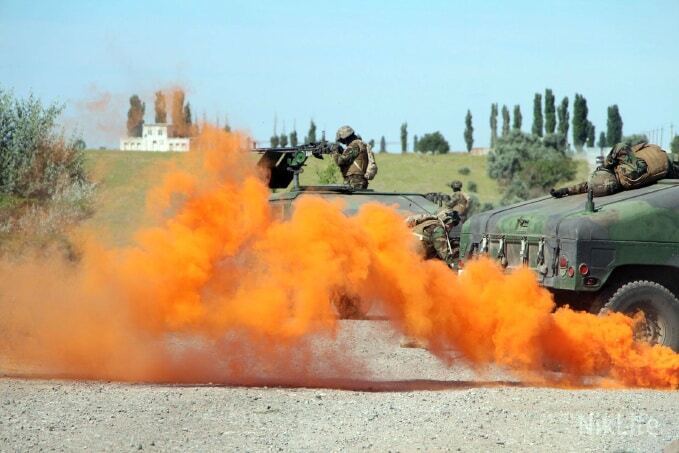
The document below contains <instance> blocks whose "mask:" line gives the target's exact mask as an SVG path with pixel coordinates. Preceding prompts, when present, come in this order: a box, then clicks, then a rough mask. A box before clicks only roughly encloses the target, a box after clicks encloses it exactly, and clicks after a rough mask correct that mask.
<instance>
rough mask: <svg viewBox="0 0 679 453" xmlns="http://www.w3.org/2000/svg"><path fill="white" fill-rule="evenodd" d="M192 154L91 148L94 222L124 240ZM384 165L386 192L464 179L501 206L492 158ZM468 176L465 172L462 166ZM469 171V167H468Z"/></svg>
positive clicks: (314, 172)
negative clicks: (159, 186)
mask: <svg viewBox="0 0 679 453" xmlns="http://www.w3.org/2000/svg"><path fill="white" fill-rule="evenodd" d="M186 157H187V156H186V154H183V153H158V152H120V151H88V152H87V165H88V167H89V169H90V170H91V174H92V176H93V178H94V180H95V181H96V182H97V183H98V190H97V198H96V201H95V213H94V216H93V217H92V218H91V219H90V220H89V222H90V223H91V224H92V225H93V226H95V227H97V228H98V229H99V228H104V229H106V230H108V231H109V233H110V237H109V238H107V239H108V242H112V243H115V244H123V243H125V242H127V241H129V238H130V235H131V234H132V232H134V230H135V229H136V228H137V227H138V226H139V225H140V224H141V223H142V222H143V220H144V205H145V197H146V192H147V191H148V190H149V189H150V188H151V187H152V186H153V185H154V184H156V183H157V182H158V181H159V179H160V174H161V173H162V171H163V169H164V168H166V166H167V165H168V164H175V165H177V166H179V167H181V166H182V165H186V164H187V161H186ZM376 159H377V164H378V167H379V171H378V174H377V176H376V178H375V180H374V181H373V182H372V183H371V184H370V188H372V189H376V190H384V191H412V192H449V191H450V189H449V188H448V187H447V186H446V184H447V183H448V182H449V181H451V180H453V179H459V180H461V181H462V182H463V183H464V185H465V190H466V189H467V188H468V187H469V183H470V182H474V183H476V185H477V191H476V196H477V197H478V198H479V201H480V202H481V203H493V204H494V205H497V203H498V201H499V200H500V198H501V196H502V195H501V192H500V188H499V187H498V185H497V182H496V181H494V180H492V179H491V178H490V177H488V175H487V173H486V158H485V157H482V156H471V155H468V154H463V153H450V154H447V155H436V156H433V155H421V154H412V153H410V154H405V155H401V154H377V155H376ZM307 162H308V165H307V167H306V168H305V171H304V173H302V175H301V176H300V181H301V183H302V184H306V185H311V184H318V183H319V179H320V177H319V173H321V172H322V171H323V169H324V168H325V167H326V166H327V165H329V164H330V162H331V161H330V159H328V158H327V157H326V158H325V159H324V160H319V159H314V158H310V159H309V160H308V161H307ZM465 167H466V168H468V169H469V173H468V174H461V173H460V169H461V168H465ZM463 172H464V170H463ZM587 173H588V168H587V164H586V163H585V162H584V161H580V163H579V167H578V175H577V177H576V180H578V181H579V180H584V179H585V178H586V175H587Z"/></svg>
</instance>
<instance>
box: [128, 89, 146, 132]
mask: <svg viewBox="0 0 679 453" xmlns="http://www.w3.org/2000/svg"><path fill="white" fill-rule="evenodd" d="M145 111H146V103H145V102H142V101H141V99H139V96H137V95H136V94H134V95H132V96H131V97H130V108H129V109H128V111H127V136H128V137H141V129H142V125H143V124H144V113H145Z"/></svg>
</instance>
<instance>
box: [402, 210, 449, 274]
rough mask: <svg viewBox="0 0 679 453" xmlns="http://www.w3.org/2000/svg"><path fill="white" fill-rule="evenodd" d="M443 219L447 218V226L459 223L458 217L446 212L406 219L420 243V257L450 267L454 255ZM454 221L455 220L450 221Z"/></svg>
mask: <svg viewBox="0 0 679 453" xmlns="http://www.w3.org/2000/svg"><path fill="white" fill-rule="evenodd" d="M444 218H449V219H450V220H448V224H449V225H452V224H454V223H455V222H459V217H457V216H453V215H451V213H450V212H449V211H447V210H443V211H439V213H438V214H437V215H436V216H433V215H429V214H419V215H416V216H411V217H408V219H406V222H407V224H408V226H409V227H411V228H412V231H413V234H414V235H415V236H416V237H417V238H418V239H419V240H420V241H421V245H422V250H421V251H422V255H423V256H424V258H425V259H433V258H438V259H440V260H441V261H444V262H445V263H446V264H448V265H451V264H452V263H453V260H454V258H455V257H454V253H453V250H452V248H451V245H450V242H449V239H448V230H449V228H448V227H447V226H446V223H445V221H444V220H443V219H444ZM452 219H455V220H452Z"/></svg>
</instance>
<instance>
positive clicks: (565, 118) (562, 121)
mask: <svg viewBox="0 0 679 453" xmlns="http://www.w3.org/2000/svg"><path fill="white" fill-rule="evenodd" d="M556 114H557V116H558V118H559V134H561V135H563V136H564V137H566V140H568V122H569V118H570V114H569V113H568V96H565V97H564V98H563V99H562V100H561V104H560V105H559V108H558V109H557V110H556Z"/></svg>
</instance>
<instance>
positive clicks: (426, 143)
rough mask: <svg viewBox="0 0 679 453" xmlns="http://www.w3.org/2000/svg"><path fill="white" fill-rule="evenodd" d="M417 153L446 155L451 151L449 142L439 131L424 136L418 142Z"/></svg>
mask: <svg viewBox="0 0 679 453" xmlns="http://www.w3.org/2000/svg"><path fill="white" fill-rule="evenodd" d="M415 151H418V152H421V153H434V154H446V153H447V152H449V151H450V145H449V144H448V141H446V139H445V138H444V137H443V134H441V133H440V132H439V131H436V132H432V133H429V134H424V135H423V136H422V138H420V139H419V140H418V142H417V149H416V150H415Z"/></svg>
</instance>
